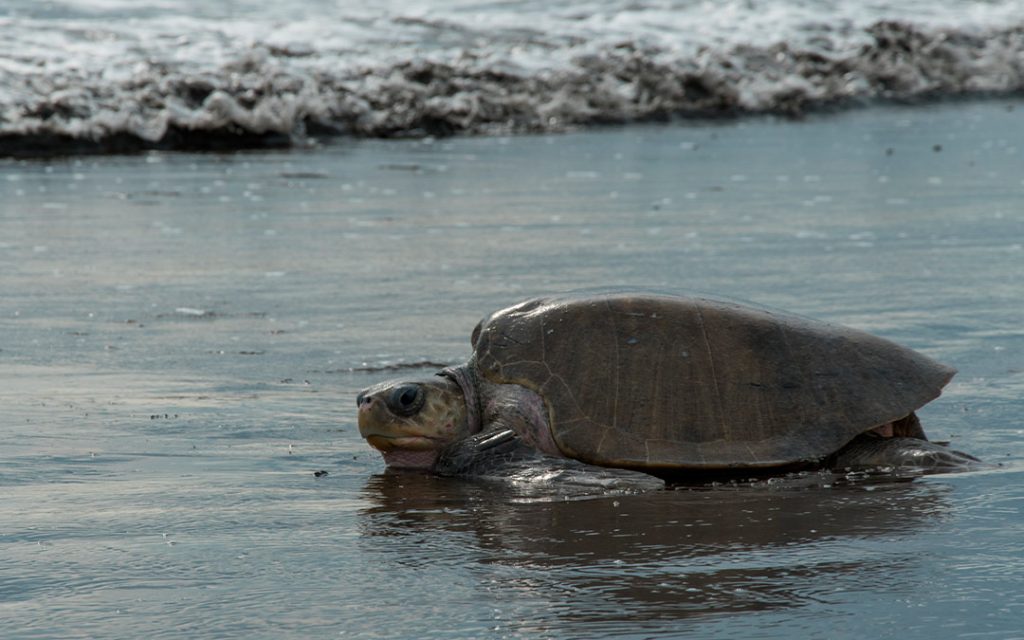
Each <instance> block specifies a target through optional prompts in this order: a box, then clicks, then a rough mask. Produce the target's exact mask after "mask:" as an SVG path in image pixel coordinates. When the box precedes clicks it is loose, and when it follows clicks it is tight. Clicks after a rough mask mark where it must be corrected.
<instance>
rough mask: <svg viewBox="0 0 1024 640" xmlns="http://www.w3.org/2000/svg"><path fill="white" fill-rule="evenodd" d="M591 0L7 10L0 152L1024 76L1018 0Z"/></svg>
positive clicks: (827, 97) (300, 133) (608, 116)
mask: <svg viewBox="0 0 1024 640" xmlns="http://www.w3.org/2000/svg"><path fill="white" fill-rule="evenodd" d="M594 2H595V3H596V4H595V5H594V6H593V7H591V12H590V13H587V12H586V11H579V10H578V11H577V13H572V12H569V11H567V10H564V9H562V10H555V9H548V8H546V7H539V6H538V5H537V4H536V3H531V2H528V1H525V0H524V1H522V2H506V3H493V4H490V5H487V4H483V5H480V4H477V5H472V6H459V7H456V8H454V9H453V8H451V7H448V8H447V9H446V11H444V12H439V11H435V10H433V9H430V10H427V8H422V7H421V8H420V9H417V10H404V11H403V10H399V9H394V10H391V9H388V8H387V7H385V8H384V9H383V10H378V12H377V13H367V12H365V11H364V12H358V11H353V10H346V11H347V12H344V11H341V10H338V9H335V11H339V12H340V13H334V14H328V15H329V16H330V18H331V20H323V21H320V20H314V19H305V20H298V21H294V22H283V21H282V17H281V16H279V15H274V16H263V17H262V18H260V19H258V20H254V19H249V20H244V21H243V20H238V19H227V18H224V17H223V16H202V17H196V16H190V17H182V16H177V15H166V14H163V13H158V15H152V16H149V17H132V18H131V19H123V20H119V21H115V20H110V19H107V18H109V16H105V15H103V14H100V15H81V14H80V13H76V12H75V11H74V10H73V9H74V7H70V8H68V9H67V13H68V15H69V17H62V18H54V17H51V16H44V17H40V16H35V15H27V16H26V15H12V16H8V17H0V29H3V30H5V31H6V32H7V33H8V34H13V35H12V37H11V38H8V39H7V41H6V43H5V44H0V155H7V156H12V155H14V156H18V155H53V154H67V153H89V152H120V151H133V150H142V149H211V150H212V149H239V148H248V147H268V146H292V145H305V144H311V143H312V142H313V141H314V140H315V139H317V138H321V137H326V136H336V135H349V136H374V137H398V136H425V135H434V136H446V135H453V134H460V133H471V134H496V133H500V134H509V133H520V132H544V131H560V130H565V129H567V128H574V127H581V126H587V125H592V124H599V123H629V122H637V121H645V120H664V119H671V118H676V117H687V116H713V117H714V116H735V115H741V114H753V113H781V114H800V113H803V112H806V111H808V110H812V109H818V108H823V107H833V106H844V105H849V104H859V103H865V102H870V101H873V100H896V101H911V100H923V99H933V98H942V97H949V96H963V95H977V94H995V95H1005V94H1008V93H1015V92H1021V91H1022V90H1024V11H1021V10H1020V9H1021V7H1020V6H1019V5H1020V3H1017V2H1005V3H1002V4H999V3H983V4H984V8H985V11H984V12H981V13H978V12H975V13H974V14H970V12H967V14H969V15H973V16H974V17H973V18H972V19H970V20H965V19H964V17H963V16H964V15H967V14H964V13H963V12H961V13H960V14H957V13H956V12H955V11H954V9H952V8H951V9H949V16H945V15H943V14H942V13H941V12H940V13H939V14H937V15H936V14H934V13H933V14H931V15H925V14H922V15H917V16H915V15H913V14H914V11H912V9H913V7H912V6H911V7H909V8H908V10H904V11H902V12H893V11H889V12H888V13H886V12H884V11H883V10H881V9H879V10H876V11H875V12H874V13H872V12H862V13H860V14H857V15H844V14H842V13H841V12H840V13H838V14H837V13H835V12H836V11H838V10H839V9H838V8H837V7H835V6H832V5H831V4H829V3H823V2H820V3H808V2H798V1H797V0H785V1H784V0H775V1H774V2H768V1H765V2H745V3H738V2H737V3H698V2H692V1H689V2H686V1H680V2H675V3H673V2H667V3H666V2H660V3H656V2H651V3H647V4H645V3H642V2H625V1H622V0H615V1H611V0H594ZM72 4H73V3H72ZM114 4H117V3H116V2H115V3H114ZM463 4H464V5H468V3H463ZM470 9H472V10H470ZM577 9H578V7H577ZM117 10H122V11H123V9H118V8H117V7H115V8H114V9H111V11H115V12H116V11H117ZM154 11H157V9H154ZM954 16H957V19H956V20H954V19H953V17H954Z"/></svg>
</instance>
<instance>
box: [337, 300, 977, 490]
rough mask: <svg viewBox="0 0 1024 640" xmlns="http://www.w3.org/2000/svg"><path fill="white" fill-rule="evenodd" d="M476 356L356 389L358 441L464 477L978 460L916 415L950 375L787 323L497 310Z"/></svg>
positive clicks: (845, 335)
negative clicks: (515, 465) (536, 462)
mask: <svg viewBox="0 0 1024 640" xmlns="http://www.w3.org/2000/svg"><path fill="white" fill-rule="evenodd" d="M472 344H473V354H472V356H471V357H470V359H469V361H468V362H467V363H466V364H464V365H461V366H457V367H450V368H447V369H444V370H442V371H440V372H439V373H437V374H436V375H434V376H432V377H430V378H429V379H422V380H401V381H390V382H383V383H381V384H377V385H375V386H372V387H370V388H368V389H365V390H364V391H362V392H361V393H359V395H358V397H357V405H358V413H359V432H360V433H361V434H362V435H363V436H364V437H365V438H366V439H367V441H368V442H369V444H370V445H372V446H373V447H374V448H376V449H378V450H380V451H381V453H382V454H383V456H384V460H385V462H386V463H387V464H388V465H389V466H392V467H415V468H425V469H433V470H435V471H438V472H441V473H446V474H458V473H473V471H474V470H476V469H480V468H481V465H484V466H486V465H488V464H490V463H491V462H490V461H493V460H496V459H508V458H509V457H510V456H513V457H514V455H516V454H515V452H520V454H521V453H522V452H524V451H526V452H534V453H535V454H536V456H539V457H543V458H546V459H548V460H554V459H563V460H564V459H571V460H576V461H579V463H585V464H587V465H597V466H600V467H611V468H618V469H629V470H635V471H642V472H646V473H649V474H653V475H657V476H660V477H667V476H672V477H678V476H690V477H694V476H696V477H707V476H711V475H720V474H723V473H734V474H751V473H757V472H769V473H771V472H775V471H782V470H792V469H797V468H804V469H806V468H833V469H848V468H868V467H884V466H893V467H915V468H919V469H922V470H924V471H932V472H934V471H946V470H957V469H963V468H967V467H970V466H971V465H972V464H973V463H975V462H977V459H976V458H973V457H972V456H969V455H967V454H963V453H960V452H957V451H954V450H952V449H949V448H947V447H945V446H942V445H939V444H936V443H932V442H929V441H928V440H927V438H926V437H925V434H924V431H923V430H922V428H921V425H920V422H919V421H918V419H917V417H916V415H915V414H914V411H915V410H916V409H918V408H919V407H921V406H922V405H924V404H925V403H927V402H929V401H931V400H933V399H934V398H936V397H938V395H939V394H940V392H941V390H942V388H943V387H944V386H945V385H946V383H947V382H949V380H950V379H951V378H952V377H953V375H954V373H955V370H954V369H952V368H950V367H947V366H945V365H943V364H940V363H938V362H935V361H934V360H932V359H930V358H928V357H926V356H924V355H922V354H920V353H917V352H916V351H913V350H911V349H908V348H905V347H902V346H899V345H897V344H895V343H893V342H890V341H888V340H885V339H882V338H878V337H876V336H873V335H870V334H867V333H864V332H862V331H857V330H854V329H850V328H847V327H842V326H837V325H833V324H828V323H825V322H820V321H817V320H812V319H808V318H803V317H800V316H796V315H791V314H788V313H784V312H779V311H775V310H770V309H764V308H759V307H755V306H748V305H745V304H739V303H735V302H731V301H724V300H717V299H712V298H707V297H682V296H674V295H662V294H650V293H622V292H617V293H603V294H566V295H559V296H553V297H542V298H534V299H531V300H527V301H525V302H521V303H519V304H516V305H514V306H511V307H508V308H506V309H502V310H500V311H497V312H495V313H493V314H491V315H490V316H488V317H486V318H484V319H483V320H481V321H480V323H479V324H478V325H477V326H476V329H475V330H474V331H473V334H472ZM577 464H578V463H577Z"/></svg>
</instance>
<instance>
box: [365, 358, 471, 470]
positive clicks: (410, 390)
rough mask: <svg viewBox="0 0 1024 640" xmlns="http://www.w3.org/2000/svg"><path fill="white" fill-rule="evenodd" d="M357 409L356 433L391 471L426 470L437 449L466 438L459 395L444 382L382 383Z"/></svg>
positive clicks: (453, 386) (462, 400)
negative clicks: (398, 468) (357, 423)
mask: <svg viewBox="0 0 1024 640" xmlns="http://www.w3.org/2000/svg"><path fill="white" fill-rule="evenodd" d="M356 404H357V405H358V407H359V433H360V434H361V435H362V436H363V437H364V438H366V441H367V442H369V443H370V446H372V447H373V448H374V449H377V450H379V451H380V452H381V454H382V455H383V456H384V462H385V463H387V465H388V466H390V467H406V468H421V469H429V468H430V467H432V466H434V462H435V461H436V460H437V455H438V453H440V451H441V449H443V448H444V447H445V446H447V445H449V444H451V443H452V442H455V441H456V440H460V439H462V438H465V437H466V436H468V435H469V427H468V423H467V420H466V400H465V397H464V396H463V394H462V389H461V388H460V387H459V385H458V384H457V383H456V382H455V381H454V380H451V379H450V378H447V377H441V376H434V377H432V378H429V379H426V380H413V381H405V380H392V381H389V382H382V383H380V384H377V385H374V386H372V387H370V388H368V389H364V390H363V391H361V392H360V393H359V395H358V396H356Z"/></svg>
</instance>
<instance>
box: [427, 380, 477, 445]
mask: <svg viewBox="0 0 1024 640" xmlns="http://www.w3.org/2000/svg"><path fill="white" fill-rule="evenodd" d="M437 375H439V376H444V377H445V378H449V379H450V380H454V381H455V383H456V384H457V385H459V388H460V389H462V396H463V397H464V398H465V401H466V426H467V427H468V428H469V433H470V434H474V433H478V432H479V431H480V429H482V428H483V423H482V422H481V419H482V416H481V415H480V396H479V395H478V394H477V389H478V388H479V384H478V382H477V379H476V376H475V375H474V373H473V368H472V366H471V365H468V364H464V365H462V366H458V367H445V368H444V369H442V370H441V371H440V372H439V373H438V374H437Z"/></svg>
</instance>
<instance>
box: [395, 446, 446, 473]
mask: <svg viewBox="0 0 1024 640" xmlns="http://www.w3.org/2000/svg"><path fill="white" fill-rule="evenodd" d="M438 453H439V451H438V450H437V449H428V450H421V451H414V450H411V449H392V450H391V451H381V455H382V456H384V464H386V465H387V466H388V467H391V468H394V469H432V468H433V467H434V463H436V462H437V455H438Z"/></svg>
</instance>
